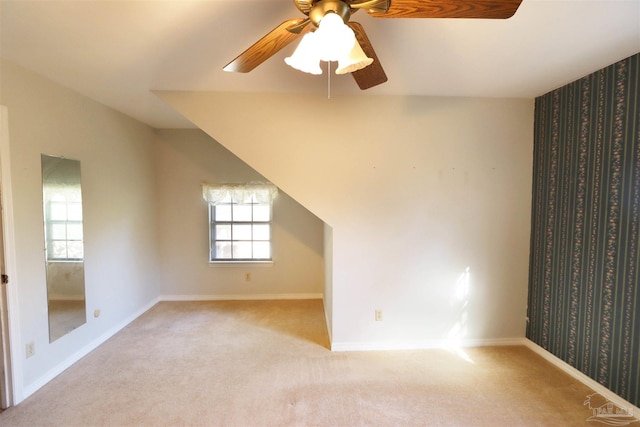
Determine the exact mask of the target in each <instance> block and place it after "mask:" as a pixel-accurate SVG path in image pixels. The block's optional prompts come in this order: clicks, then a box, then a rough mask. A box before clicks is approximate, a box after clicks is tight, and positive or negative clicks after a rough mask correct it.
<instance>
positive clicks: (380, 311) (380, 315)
mask: <svg viewBox="0 0 640 427" xmlns="http://www.w3.org/2000/svg"><path fill="white" fill-rule="evenodd" d="M381 321H382V310H380V309H377V310H376V322H381Z"/></svg>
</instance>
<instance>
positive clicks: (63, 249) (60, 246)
mask: <svg viewBox="0 0 640 427" xmlns="http://www.w3.org/2000/svg"><path fill="white" fill-rule="evenodd" d="M50 249H51V250H50V251H49V258H66V257H67V242H66V241H54V242H51V247H50Z"/></svg>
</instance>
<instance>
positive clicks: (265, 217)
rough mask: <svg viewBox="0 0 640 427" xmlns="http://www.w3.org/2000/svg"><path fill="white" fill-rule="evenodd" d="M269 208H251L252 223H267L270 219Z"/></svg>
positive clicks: (267, 206)
mask: <svg viewBox="0 0 640 427" xmlns="http://www.w3.org/2000/svg"><path fill="white" fill-rule="evenodd" d="M270 217H271V207H270V206H269V205H255V206H254V207H253V220H254V221H269V220H270V219H271V218H270Z"/></svg>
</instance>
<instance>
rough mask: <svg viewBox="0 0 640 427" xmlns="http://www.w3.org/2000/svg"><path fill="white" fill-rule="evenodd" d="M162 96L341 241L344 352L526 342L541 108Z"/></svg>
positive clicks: (336, 255)
mask: <svg viewBox="0 0 640 427" xmlns="http://www.w3.org/2000/svg"><path fill="white" fill-rule="evenodd" d="M157 95H158V96H159V97H160V98H162V99H163V100H164V101H165V102H167V103H168V104H169V105H171V106H172V107H173V108H175V109H176V110H177V111H179V112H180V113H181V114H183V115H184V116H185V117H186V118H188V119H189V120H190V121H192V122H193V123H194V124H195V125H197V126H198V127H200V128H201V129H203V130H204V131H205V132H207V133H208V134H209V135H210V136H211V137H213V138H214V139H215V140H217V141H218V142H220V143H221V144H222V145H224V146H225V147H226V148H228V149H229V150H230V151H232V152H233V153H234V154H235V155H237V156H238V157H240V158H241V159H242V160H244V161H245V162H247V163H248V164H249V165H251V166H252V167H253V168H254V169H256V170H257V171H258V172H260V173H261V174H262V175H264V176H265V177H267V178H268V179H269V180H271V181H272V182H274V183H275V184H276V185H278V186H279V187H280V188H282V189H283V190H284V191H286V192H287V193H288V194H289V195H291V196H292V197H293V198H294V199H296V200H297V201H298V202H299V203H301V204H302V205H303V206H305V207H306V208H307V209H309V210H310V211H311V212H313V213H314V214H315V215H317V216H318V217H320V218H321V219H322V220H324V221H325V222H326V223H327V224H328V225H329V226H330V227H331V228H332V229H333V248H332V255H333V256H332V267H333V268H332V271H333V272H332V275H333V276H332V278H331V279H332V301H331V304H332V307H331V308H332V310H330V312H331V315H332V322H330V323H332V339H333V347H334V348H336V349H340V348H345V349H346V348H356V347H375V348H385V347H417V346H425V345H432V344H434V343H440V342H442V341H443V340H448V341H463V342H478V340H480V341H485V342H486V341H487V340H493V339H500V338H511V337H523V336H524V327H525V309H526V294H527V273H528V253H529V252H528V244H529V230H530V228H529V220H530V208H531V164H532V140H533V134H532V132H533V101H532V100H521V99H468V98H426V97H394V96H352V97H340V96H334V97H333V98H332V99H326V98H318V97H313V96H297V95H281V94H248V93H244V94H243V93H196V92H157ZM376 309H379V310H382V312H383V320H382V321H375V317H374V312H375V310H376Z"/></svg>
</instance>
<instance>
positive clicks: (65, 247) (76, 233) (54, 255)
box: [45, 190, 84, 261]
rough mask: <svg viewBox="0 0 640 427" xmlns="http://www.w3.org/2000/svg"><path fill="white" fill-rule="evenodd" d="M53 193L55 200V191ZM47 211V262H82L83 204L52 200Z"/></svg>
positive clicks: (48, 203) (47, 206)
mask: <svg viewBox="0 0 640 427" xmlns="http://www.w3.org/2000/svg"><path fill="white" fill-rule="evenodd" d="M52 193H54V194H52V195H51V197H52V198H54V199H55V198H56V195H55V190H53V191H52ZM59 198H62V197H59ZM45 209H46V215H45V222H46V224H45V226H46V229H45V233H46V240H47V260H49V261H78V260H82V259H83V258H84V253H83V245H82V240H83V239H82V202H75V201H72V202H70V201H66V200H51V201H49V202H47V205H46V207H45Z"/></svg>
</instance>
